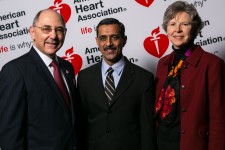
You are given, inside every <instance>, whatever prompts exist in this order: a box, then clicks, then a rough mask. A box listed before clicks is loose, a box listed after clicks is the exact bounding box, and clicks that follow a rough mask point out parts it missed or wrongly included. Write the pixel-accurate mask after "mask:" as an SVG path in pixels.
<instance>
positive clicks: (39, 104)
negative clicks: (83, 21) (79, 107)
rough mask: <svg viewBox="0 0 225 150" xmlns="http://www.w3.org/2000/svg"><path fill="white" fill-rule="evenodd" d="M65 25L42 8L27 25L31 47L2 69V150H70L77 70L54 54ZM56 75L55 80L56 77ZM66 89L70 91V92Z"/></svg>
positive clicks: (0, 111)
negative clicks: (58, 79) (60, 80)
mask: <svg viewBox="0 0 225 150" xmlns="http://www.w3.org/2000/svg"><path fill="white" fill-rule="evenodd" d="M65 34H66V27H65V23H64V21H63V18H62V16H61V15H60V14H58V13H57V12H56V11H54V10H49V9H46V10H42V11H40V12H39V13H38V14H37V15H36V17H35V18H34V22H33V25H32V26H31V27H30V35H31V37H32V40H33V47H32V48H31V50H30V51H29V52H28V53H26V54H25V55H23V56H21V57H19V58H17V59H15V60H12V61H10V62H9V63H7V64H6V65H5V66H4V67H3V68H2V70H1V72H0V149H1V150H34V149H35V150H72V149H76V144H75V134H74V133H75V132H74V124H75V123H74V113H73V112H74V105H73V104H74V102H73V100H74V99H75V90H76V89H75V75H74V69H73V67H72V65H71V63H69V62H68V61H65V60H63V59H61V58H60V57H58V56H56V52H57V51H58V50H59V49H60V48H61V46H62V45H63V42H64V39H65ZM53 60H55V61H56V62H57V63H56V64H58V66H59V68H60V69H59V72H60V73H61V75H60V76H61V77H62V79H63V80H64V82H63V81H62V82H61V83H62V84H64V85H65V86H66V87H65V88H64V92H65V93H67V96H68V97H69V98H68V101H67V102H68V103H67V104H68V105H66V103H65V101H64V100H65V99H66V97H65V96H63V94H62V92H61V90H60V88H61V86H58V84H57V83H58V82H56V81H55V79H56V76H55V70H54V66H52V65H51V62H52V61H53ZM54 78H55V79H54ZM68 94H69V95H68Z"/></svg>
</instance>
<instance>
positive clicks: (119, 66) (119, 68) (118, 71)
mask: <svg viewBox="0 0 225 150" xmlns="http://www.w3.org/2000/svg"><path fill="white" fill-rule="evenodd" d="M124 65H125V58H124V56H123V57H122V58H121V59H120V60H119V61H118V62H117V63H115V64H114V65H112V66H109V65H108V64H107V63H106V62H105V61H104V59H102V82H103V86H104V87H105V79H106V76H107V74H108V73H107V70H108V69H109V67H112V68H113V70H114V71H113V74H112V76H113V78H114V84H115V88H116V87H117V85H118V83H119V80H120V77H121V75H122V72H123V68H124Z"/></svg>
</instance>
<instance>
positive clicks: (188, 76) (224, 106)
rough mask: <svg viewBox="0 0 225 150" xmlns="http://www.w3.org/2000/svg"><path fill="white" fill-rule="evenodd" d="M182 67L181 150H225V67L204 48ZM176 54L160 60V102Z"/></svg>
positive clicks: (157, 78)
mask: <svg viewBox="0 0 225 150" xmlns="http://www.w3.org/2000/svg"><path fill="white" fill-rule="evenodd" d="M192 51H193V53H192V54H191V56H190V57H189V58H187V60H186V62H185V63H184V64H183V65H182V70H181V77H180V86H181V89H180V114H181V138H180V150H224V149H225V64H224V61H223V60H222V59H220V58H218V57H216V56H215V55H212V54H210V53H208V52H205V51H203V49H202V48H201V47H200V46H196V47H195V48H194V49H192ZM173 55H174V52H172V53H171V54H169V55H167V56H165V57H163V58H162V59H160V60H159V63H158V67H157V73H156V100H158V98H159V95H160V92H161V90H162V87H163V84H164V82H165V80H166V77H167V74H168V66H169V65H171V62H172V59H173Z"/></svg>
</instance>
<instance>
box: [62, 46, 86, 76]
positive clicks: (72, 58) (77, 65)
mask: <svg viewBox="0 0 225 150" xmlns="http://www.w3.org/2000/svg"><path fill="white" fill-rule="evenodd" d="M73 52H74V50H73V47H71V48H70V49H68V50H66V52H65V56H62V58H63V59H65V60H67V61H69V62H71V63H72V65H73V68H74V73H75V75H77V74H78V72H79V71H80V69H81V67H82V64H83V61H82V58H81V57H80V55H78V54H74V53H73Z"/></svg>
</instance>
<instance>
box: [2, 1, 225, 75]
mask: <svg viewBox="0 0 225 150" xmlns="http://www.w3.org/2000/svg"><path fill="white" fill-rule="evenodd" d="M174 1H175V0H157V1H156V0H42V1H40V0H19V1H16V0H0V70H1V68H2V66H3V65H4V64H5V63H7V62H8V61H10V60H12V59H14V58H16V57H18V56H21V55H22V54H24V53H26V52H28V51H29V50H30V47H31V45H32V42H31V38H30V35H29V33H28V29H29V27H30V25H31V24H32V21H33V18H34V16H35V14H36V13H37V12H38V11H39V10H41V9H44V8H49V7H51V8H52V9H57V10H58V11H59V12H60V13H61V14H62V15H63V17H64V19H65V20H66V26H67V28H68V32H67V35H66V39H65V43H64V45H63V47H62V48H61V49H60V50H59V51H58V53H57V54H58V55H59V56H61V57H64V58H65V59H67V60H69V61H71V62H72V63H73V65H74V67H75V70H76V72H78V71H79V70H80V69H83V68H86V67H88V66H90V65H93V64H94V63H96V62H99V61H100V60H101V53H100V52H99V51H98V48H97V45H96V43H95V36H96V32H95V27H96V25H97V23H98V22H99V21H100V20H102V19H103V18H106V17H114V18H117V19H119V20H120V21H121V22H123V23H124V25H125V27H126V35H127V36H128V41H127V44H126V46H125V47H124V50H123V53H124V55H125V56H127V57H128V59H130V61H132V62H133V63H135V64H137V65H139V66H142V67H143V68H145V69H147V70H149V71H151V72H153V73H155V71H156V66H157V62H158V60H159V58H160V57H163V56H164V55H166V54H168V53H170V52H171V44H170V43H169V42H168V38H167V37H166V34H165V32H164V30H163V29H162V27H161V24H162V18H163V13H164V11H165V9H166V8H167V6H168V5H169V4H171V3H172V2H174ZM188 1H189V2H190V3H192V4H193V5H194V6H195V7H196V8H197V9H198V12H199V14H200V16H201V17H202V20H203V21H204V23H205V27H204V28H203V30H202V32H201V33H200V34H199V36H198V37H197V39H196V40H195V43H198V44H200V45H202V46H203V48H204V49H205V50H206V51H208V52H211V53H213V54H215V55H218V56H219V57H221V58H222V59H224V60H225V51H224V47H225V29H224V26H225V20H224V17H223V15H224V13H225V10H224V6H225V1H224V0H216V1H215V0H188ZM150 38H151V39H153V40H149V39H150ZM212 63H213V62H212Z"/></svg>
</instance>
